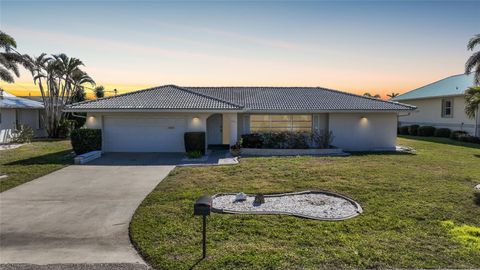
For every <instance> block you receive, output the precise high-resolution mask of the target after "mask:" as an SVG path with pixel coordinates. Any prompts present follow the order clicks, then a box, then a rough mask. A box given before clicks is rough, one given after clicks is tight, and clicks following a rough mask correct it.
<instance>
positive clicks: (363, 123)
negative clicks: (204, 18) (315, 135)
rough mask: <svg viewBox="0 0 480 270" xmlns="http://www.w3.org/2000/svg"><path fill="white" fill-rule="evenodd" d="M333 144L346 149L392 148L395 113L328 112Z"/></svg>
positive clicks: (395, 121) (393, 144)
mask: <svg viewBox="0 0 480 270" xmlns="http://www.w3.org/2000/svg"><path fill="white" fill-rule="evenodd" d="M328 124H329V130H330V131H332V133H333V136H334V137H335V138H334V139H333V143H332V144H333V145H334V146H336V147H339V148H342V149H343V150H346V151H379V150H393V149H394V148H395V144H396V138H397V114H396V113H330V114H329V122H328Z"/></svg>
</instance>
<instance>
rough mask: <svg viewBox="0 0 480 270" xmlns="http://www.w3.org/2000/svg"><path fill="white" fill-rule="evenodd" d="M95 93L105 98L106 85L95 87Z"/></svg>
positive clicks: (98, 96)
mask: <svg viewBox="0 0 480 270" xmlns="http://www.w3.org/2000/svg"><path fill="white" fill-rule="evenodd" d="M93 93H94V94H95V97H96V98H97V99H98V98H103V97H104V96H105V87H103V86H102V85H100V86H97V87H95V89H93Z"/></svg>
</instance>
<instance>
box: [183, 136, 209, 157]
mask: <svg viewBox="0 0 480 270" xmlns="http://www.w3.org/2000/svg"><path fill="white" fill-rule="evenodd" d="M183 139H184V142H185V151H186V152H187V153H188V152H193V151H199V152H200V153H201V154H202V155H204V154H205V132H185V134H184V136H183Z"/></svg>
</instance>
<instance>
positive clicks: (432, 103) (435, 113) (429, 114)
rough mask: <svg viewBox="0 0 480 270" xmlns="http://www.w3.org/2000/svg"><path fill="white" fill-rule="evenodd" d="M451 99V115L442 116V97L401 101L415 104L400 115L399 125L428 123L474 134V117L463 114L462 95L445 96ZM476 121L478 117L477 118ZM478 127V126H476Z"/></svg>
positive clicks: (463, 102)
mask: <svg viewBox="0 0 480 270" xmlns="http://www.w3.org/2000/svg"><path fill="white" fill-rule="evenodd" d="M445 98H451V99H452V100H453V117H445V118H444V117H442V99H443V97H438V98H428V99H416V100H406V101H401V102H405V103H408V104H411V105H414V106H417V109H416V110H415V111H412V112H411V113H410V115H408V116H400V117H399V122H400V124H401V125H413V124H417V125H429V126H434V127H437V128H449V129H451V130H464V131H467V132H468V133H470V134H471V135H474V134H475V119H470V118H468V116H467V115H466V114H465V100H464V97H463V96H455V97H445ZM477 121H478V119H477ZM477 128H478V129H480V127H478V126H477Z"/></svg>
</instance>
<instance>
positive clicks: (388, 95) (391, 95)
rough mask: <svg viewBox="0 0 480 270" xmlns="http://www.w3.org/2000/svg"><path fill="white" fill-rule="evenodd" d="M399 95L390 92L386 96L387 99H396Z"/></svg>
mask: <svg viewBox="0 0 480 270" xmlns="http://www.w3.org/2000/svg"><path fill="white" fill-rule="evenodd" d="M399 95H400V94H399V93H395V92H392V93H390V94H387V97H389V98H394V97H398V96H399Z"/></svg>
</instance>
